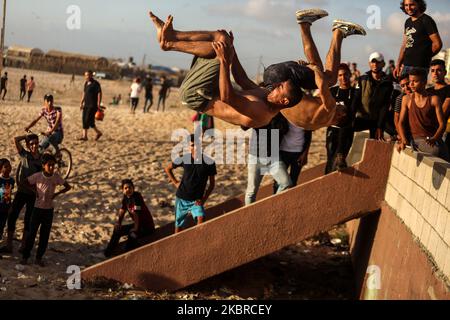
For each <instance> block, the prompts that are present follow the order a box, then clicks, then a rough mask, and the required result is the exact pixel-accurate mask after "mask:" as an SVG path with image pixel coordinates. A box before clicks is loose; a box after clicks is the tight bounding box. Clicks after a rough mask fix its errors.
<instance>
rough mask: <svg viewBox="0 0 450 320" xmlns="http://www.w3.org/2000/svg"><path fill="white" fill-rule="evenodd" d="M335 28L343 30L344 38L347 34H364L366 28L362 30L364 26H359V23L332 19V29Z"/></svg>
mask: <svg viewBox="0 0 450 320" xmlns="http://www.w3.org/2000/svg"><path fill="white" fill-rule="evenodd" d="M336 29H339V30H341V31H342V32H343V34H344V38H347V37H348V36H351V35H354V34H355V35H361V36H365V35H366V34H367V33H366V30H364V28H363V27H362V26H360V25H359V24H356V23H353V22H348V21H344V20H334V21H333V31H334V30H336Z"/></svg>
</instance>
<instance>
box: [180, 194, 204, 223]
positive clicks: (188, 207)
mask: <svg viewBox="0 0 450 320" xmlns="http://www.w3.org/2000/svg"><path fill="white" fill-rule="evenodd" d="M189 213H191V215H192V218H194V219H197V218H198V217H204V216H205V208H203V206H197V205H196V204H195V201H188V200H183V199H180V198H178V197H176V198H175V227H177V228H183V227H184V225H185V224H186V218H187V216H188V214H189Z"/></svg>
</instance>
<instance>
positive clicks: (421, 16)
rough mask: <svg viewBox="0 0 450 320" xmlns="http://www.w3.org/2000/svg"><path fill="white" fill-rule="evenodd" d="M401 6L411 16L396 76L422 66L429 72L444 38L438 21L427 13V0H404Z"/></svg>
mask: <svg viewBox="0 0 450 320" xmlns="http://www.w3.org/2000/svg"><path fill="white" fill-rule="evenodd" d="M400 8H401V9H402V11H403V12H404V13H405V14H407V15H408V16H409V18H408V20H406V22H405V32H404V36H403V43H402V46H401V49H400V54H399V57H398V60H397V66H396V68H395V70H394V77H395V78H398V76H399V75H401V74H404V73H408V74H409V72H410V71H411V70H412V69H413V68H421V69H422V70H425V71H426V72H427V73H428V70H429V68H430V62H431V59H432V58H433V56H435V55H437V54H438V53H439V52H440V51H441V49H442V40H441V36H440V35H439V31H438V28H437V25H436V22H435V21H434V20H433V18H431V17H430V16H429V15H427V14H425V12H426V10H427V3H426V1H425V0H402V1H401V2H400Z"/></svg>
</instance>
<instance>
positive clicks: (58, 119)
mask: <svg viewBox="0 0 450 320" xmlns="http://www.w3.org/2000/svg"><path fill="white" fill-rule="evenodd" d="M53 100H54V99H53V95H51V94H46V95H45V96H44V107H43V108H42V109H41V112H40V113H39V116H38V117H37V118H36V119H34V120H33V121H32V122H31V123H30V124H29V125H28V126H27V127H26V128H25V131H29V130H30V129H31V128H32V127H34V126H35V125H36V124H37V123H38V122H39V120H41V119H42V118H45V120H47V124H48V127H47V131H46V132H45V133H44V135H45V138H44V139H43V140H42V141H41V144H40V146H39V147H40V148H41V151H44V150H45V149H47V148H48V147H49V146H50V145H52V146H53V147H54V148H55V149H56V151H58V146H59V145H60V144H61V143H62V141H63V139H64V131H63V125H62V109H61V107H56V106H54V105H53V103H54V102H53Z"/></svg>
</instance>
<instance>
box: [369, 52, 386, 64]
mask: <svg viewBox="0 0 450 320" xmlns="http://www.w3.org/2000/svg"><path fill="white" fill-rule="evenodd" d="M374 59H375V60H377V61H378V62H383V61H384V56H383V55H382V54H381V53H379V52H374V53H372V54H371V55H370V57H369V62H372V61H373V60H374Z"/></svg>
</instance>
